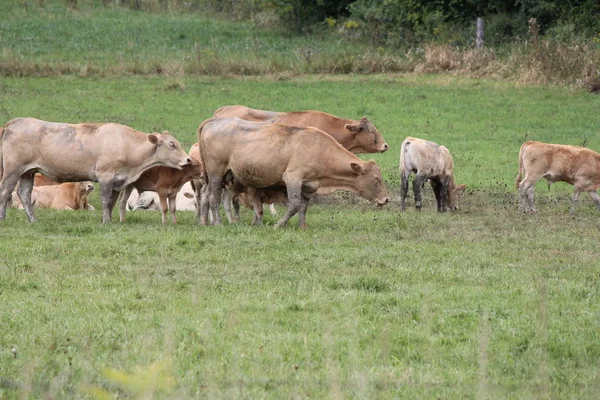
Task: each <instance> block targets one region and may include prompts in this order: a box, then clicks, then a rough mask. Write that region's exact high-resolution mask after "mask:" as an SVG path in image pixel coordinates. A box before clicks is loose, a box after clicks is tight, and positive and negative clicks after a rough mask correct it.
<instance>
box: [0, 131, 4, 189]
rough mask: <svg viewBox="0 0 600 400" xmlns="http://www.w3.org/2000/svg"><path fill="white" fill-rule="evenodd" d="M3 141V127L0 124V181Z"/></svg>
mask: <svg viewBox="0 0 600 400" xmlns="http://www.w3.org/2000/svg"><path fill="white" fill-rule="evenodd" d="M3 141H4V127H2V126H0V182H2V173H3V171H4V157H2V142H3Z"/></svg>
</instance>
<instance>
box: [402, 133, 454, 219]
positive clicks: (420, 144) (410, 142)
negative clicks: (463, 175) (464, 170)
mask: <svg viewBox="0 0 600 400" xmlns="http://www.w3.org/2000/svg"><path fill="white" fill-rule="evenodd" d="M413 172H414V173H415V174H416V175H415V178H414V180H413V192H414V196H415V208H416V209H417V210H419V211H420V210H421V206H422V201H421V188H422V187H423V184H424V183H425V181H426V180H429V182H430V183H431V187H432V188H433V193H434V194H435V199H436V201H437V207H438V211H440V212H444V211H446V209H450V210H451V211H453V210H456V209H457V208H458V200H459V198H460V195H461V194H462V192H463V191H464V190H465V185H464V184H463V185H456V184H455V183H454V162H453V161H452V156H451V155H450V152H449V151H448V149H447V148H446V147H445V146H440V145H439V144H437V143H434V142H430V141H429V140H423V139H417V138H413V137H407V138H406V139H404V141H403V142H402V145H401V146H400V177H401V180H402V182H401V209H402V211H404V210H405V209H406V197H407V196H408V178H409V177H410V174H411V173H413Z"/></svg>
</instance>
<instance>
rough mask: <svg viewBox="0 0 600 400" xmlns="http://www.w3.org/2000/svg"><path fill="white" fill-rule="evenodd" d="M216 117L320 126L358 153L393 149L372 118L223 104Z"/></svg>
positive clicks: (306, 126)
mask: <svg viewBox="0 0 600 400" xmlns="http://www.w3.org/2000/svg"><path fill="white" fill-rule="evenodd" d="M213 116H214V117H217V118H227V117H238V118H241V119H243V120H246V121H255V122H271V123H277V124H281V125H289V126H297V127H300V128H308V127H310V126H312V127H315V128H318V129H320V130H322V131H325V132H327V133H328V134H330V135H331V136H332V137H333V138H334V139H335V140H336V141H337V142H338V143H340V144H341V145H342V146H344V148H346V149H347V150H349V151H351V152H352V153H354V154H363V153H383V152H385V151H387V150H388V149H389V146H388V144H387V143H386V142H385V140H384V139H383V136H381V134H380V133H379V131H378V130H377V128H375V125H373V124H372V123H371V121H369V119H368V118H366V117H362V118H361V119H360V120H359V121H356V120H352V119H345V118H339V117H336V116H334V115H331V114H327V113H325V112H322V111H314V110H309V111H291V112H275V111H263V110H256V109H254V108H249V107H245V106H239V105H238V106H223V107H221V108H219V109H217V110H216V111H215V112H214V115H213Z"/></svg>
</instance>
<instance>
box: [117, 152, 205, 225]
mask: <svg viewBox="0 0 600 400" xmlns="http://www.w3.org/2000/svg"><path fill="white" fill-rule="evenodd" d="M202 175H203V173H202V167H201V163H200V161H199V160H198V159H194V158H192V163H191V164H188V165H186V166H185V167H183V169H175V168H169V167H163V166H158V167H153V168H150V169H148V170H146V171H144V173H143V174H142V175H140V177H139V179H138V180H137V181H135V182H133V183H132V184H130V185H128V186H127V187H126V188H125V190H123V196H122V197H121V204H120V207H119V218H120V220H121V222H124V221H125V210H126V209H127V201H128V200H129V195H130V194H131V191H132V190H133V189H134V188H135V189H137V191H138V192H139V193H140V194H141V193H143V192H145V191H153V192H156V193H157V194H158V198H159V200H160V209H161V211H162V223H163V224H166V223H167V211H170V213H171V220H172V221H173V223H174V224H176V223H177V217H176V216H175V212H176V211H177V205H176V199H177V193H178V192H179V190H180V189H181V187H182V186H183V185H184V184H185V183H186V182H189V181H190V180H192V179H199V178H200V177H201V176H202ZM167 200H168V202H169V203H168V205H167Z"/></svg>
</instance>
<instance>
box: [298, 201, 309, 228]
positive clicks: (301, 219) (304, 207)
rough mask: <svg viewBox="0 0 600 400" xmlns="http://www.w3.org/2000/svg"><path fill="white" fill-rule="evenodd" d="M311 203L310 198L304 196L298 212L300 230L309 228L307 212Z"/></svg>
mask: <svg viewBox="0 0 600 400" xmlns="http://www.w3.org/2000/svg"><path fill="white" fill-rule="evenodd" d="M309 202H310V199H309V198H308V197H304V196H302V204H301V205H300V211H299V212H298V219H299V226H300V229H306V228H308V225H306V210H308V203H309Z"/></svg>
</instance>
